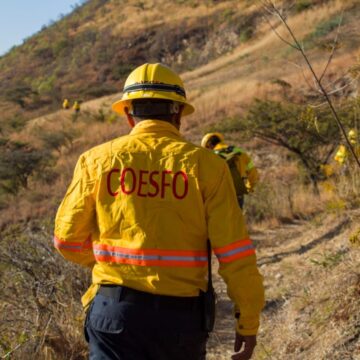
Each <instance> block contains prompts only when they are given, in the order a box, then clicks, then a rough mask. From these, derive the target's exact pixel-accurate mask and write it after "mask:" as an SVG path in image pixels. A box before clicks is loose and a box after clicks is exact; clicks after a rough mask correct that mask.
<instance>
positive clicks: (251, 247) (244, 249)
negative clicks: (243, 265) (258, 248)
mask: <svg viewBox="0 0 360 360" xmlns="http://www.w3.org/2000/svg"><path fill="white" fill-rule="evenodd" d="M251 249H255V246H254V245H253V244H251V245H246V246H242V247H240V248H237V249H233V250H230V251H228V252H226V253H223V254H216V256H217V258H218V259H221V258H224V257H227V256H232V255H235V254H238V253H242V252H245V251H247V250H251Z"/></svg>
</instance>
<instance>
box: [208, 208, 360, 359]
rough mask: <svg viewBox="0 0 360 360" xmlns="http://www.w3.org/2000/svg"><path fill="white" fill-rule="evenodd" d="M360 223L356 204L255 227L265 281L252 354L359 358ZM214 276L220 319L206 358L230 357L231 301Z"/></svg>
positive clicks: (269, 356)
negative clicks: (358, 239)
mask: <svg viewBox="0 0 360 360" xmlns="http://www.w3.org/2000/svg"><path fill="white" fill-rule="evenodd" d="M359 223H360V211H359V210H356V211H350V212H348V213H346V214H342V215H339V214H333V215H328V216H326V217H323V218H321V219H315V220H313V221H312V222H298V223H294V224H290V225H284V226H282V227H279V228H277V229H273V230H267V231H253V232H252V238H253V240H254V242H255V243H256V246H257V256H258V264H259V269H260V271H261V273H262V275H263V276H264V283H265V289H266V306H265V309H264V311H263V315H262V327H261V330H260V333H259V336H258V346H257V349H256V353H255V354H254V357H253V359H255V360H260V359H261V360H265V359H273V360H281V359H284V360H285V359H286V360H292V359H294V360H298V359H299V360H302V359H304V360H305V359H306V360H320V359H323V360H333V359H334V360H340V359H341V360H359V359H360V315H359V309H360V268H359V265H358V264H359V260H360V249H359V248H353V247H351V244H350V242H349V236H350V235H351V233H352V232H353V231H354V229H356V226H358V224H359ZM216 266H217V265H216V260H215V259H214V271H215V272H216V270H217V269H216V268H215V267H216ZM214 280H215V284H214V285H215V288H216V290H217V294H218V306H217V322H216V327H215V331H214V333H213V334H212V335H211V337H210V340H209V344H208V356H207V359H208V360H215V359H216V360H221V359H230V355H231V353H232V351H231V350H232V346H233V340H234V332H233V319H232V304H231V302H230V301H229V300H228V297H227V294H226V287H225V284H224V283H223V281H222V280H221V278H220V277H219V276H218V275H217V274H216V275H215V276H214Z"/></svg>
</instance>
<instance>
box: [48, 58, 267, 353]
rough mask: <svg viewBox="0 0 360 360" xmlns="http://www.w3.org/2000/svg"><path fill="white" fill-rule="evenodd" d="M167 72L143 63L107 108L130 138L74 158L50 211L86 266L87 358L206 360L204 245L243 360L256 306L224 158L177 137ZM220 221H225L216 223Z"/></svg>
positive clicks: (251, 259) (65, 247)
mask: <svg viewBox="0 0 360 360" xmlns="http://www.w3.org/2000/svg"><path fill="white" fill-rule="evenodd" d="M169 72H170V70H169V69H168V68H166V67H163V66H161V65H160V64H145V65H143V66H141V67H139V68H138V69H136V70H134V73H135V74H133V73H132V74H130V76H129V78H128V80H127V82H126V83H125V91H124V93H125V95H123V98H122V100H120V101H119V102H117V103H115V104H114V105H113V108H114V109H115V110H116V111H118V112H119V113H121V114H126V116H127V118H128V121H129V123H130V125H131V126H132V127H133V130H132V131H131V133H130V135H126V136H123V137H120V138H118V139H115V140H112V141H110V142H108V143H106V144H103V145H100V146H98V147H95V148H93V149H91V150H89V151H87V152H86V153H84V154H83V155H82V156H80V158H79V161H78V163H77V166H76V169H75V173H74V177H73V181H72V183H71V185H70V187H69V189H68V192H67V194H66V196H65V197H64V200H63V202H62V204H61V205H60V207H59V210H58V213H57V217H56V221H55V246H56V248H57V249H58V250H59V251H60V252H61V254H62V255H63V256H64V257H66V258H67V259H69V260H72V261H74V262H76V263H79V264H81V265H84V266H89V267H91V268H92V275H93V277H92V285H91V286H90V288H89V290H88V291H87V293H86V294H85V295H84V297H83V304H84V306H85V307H88V305H90V307H89V311H88V315H87V320H86V324H85V330H86V334H87V337H88V341H89V347H90V358H91V359H98V358H101V359H121V360H123V359H124V360H128V359H136V360H145V359H146V360H149V359H151V360H152V359H154V360H167V359H179V360H180V359H181V360H183V359H186V360H202V359H205V345H206V339H207V336H208V334H207V333H208V331H211V329H210V328H209V327H208V326H207V325H206V321H205V318H206V317H207V312H206V309H207V308H206V306H205V302H206V301H205V300H204V299H205V297H204V292H205V291H206V290H207V287H208V280H207V275H208V273H207V272H208V269H207V266H208V256H209V254H208V251H207V244H208V239H210V241H211V247H212V249H213V251H214V253H215V254H216V256H217V257H218V260H219V263H220V267H219V269H220V270H219V271H220V274H221V275H222V276H223V278H224V279H225V281H226V282H227V284H228V289H229V294H230V296H231V297H232V299H233V301H234V303H235V305H236V308H237V309H238V310H240V312H241V316H240V318H239V319H238V321H237V327H236V331H237V335H236V338H237V342H236V344H237V345H236V347H235V348H236V350H237V351H238V350H239V347H240V345H241V344H242V343H245V353H244V354H242V355H241V354H238V355H236V357H235V358H234V359H236V358H238V356H245V355H246V357H244V359H245V358H246V359H248V358H250V356H251V353H252V351H253V349H254V346H255V344H256V336H255V335H256V332H257V329H258V326H259V312H260V310H261V308H262V306H263V301H264V300H263V287H262V280H261V275H260V274H259V273H258V271H257V268H256V257H255V249H254V246H253V244H252V242H251V240H250V239H249V238H248V234H247V231H246V226H245V224H244V219H243V217H242V213H241V210H240V209H239V208H238V206H237V203H236V201H235V191H234V187H233V184H232V179H231V176H230V172H229V169H228V167H227V164H226V162H225V161H223V160H222V159H220V158H219V157H217V156H216V155H215V154H212V153H211V152H208V151H206V150H205V149H202V148H200V147H197V146H195V145H193V144H190V143H189V142H187V141H185V140H184V139H183V138H182V137H181V135H180V133H179V126H180V118H181V113H182V112H183V113H184V114H189V113H191V112H192V111H193V108H192V106H191V105H190V104H188V103H187V101H186V99H185V92H184V90H183V89H182V86H183V85H182V82H181V80H180V79H179V78H178V77H177V76H175V74H172V73H171V72H170V75H169ZM164 73H165V75H166V76H165V75H164ZM154 74H155V75H154ZM159 74H160V75H159ZM156 76H158V77H159V78H160V79H159V78H157V77H156ZM138 77H140V80H141V79H142V78H145V79H146V80H147V81H146V82H144V81H138ZM151 77H155V80H156V81H153V80H151ZM162 77H165V80H167V79H168V78H170V80H168V83H166V82H165V81H160V80H162ZM134 78H135V79H136V81H134V80H133V79H134ZM149 78H150V79H149ZM129 79H130V80H129ZM173 79H175V80H173ZM171 81H172V82H171ZM129 82H130V84H129ZM174 82H175V84H174ZM170 91H171V93H170V94H169V92H170ZM143 93H145V94H146V95H147V96H149V95H151V96H152V99H150V100H149V99H146V98H145V99H143V98H142V97H143ZM139 94H140V95H139ZM178 94H180V95H178ZM154 95H156V96H154ZM131 97H132V98H131ZM149 114H152V115H154V117H155V118H153V119H152V118H151V117H148V115H149ZM223 213H227V222H224V221H220V222H219V219H221V218H222V216H223Z"/></svg>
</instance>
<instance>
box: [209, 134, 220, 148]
mask: <svg viewBox="0 0 360 360" xmlns="http://www.w3.org/2000/svg"><path fill="white" fill-rule="evenodd" d="M219 143H221V139H220V138H219V137H218V136H217V135H213V136H212V137H211V138H210V139H209V141H208V145H211V147H215V146H216V145H217V144H219Z"/></svg>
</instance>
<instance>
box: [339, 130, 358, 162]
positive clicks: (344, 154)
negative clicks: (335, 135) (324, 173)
mask: <svg viewBox="0 0 360 360" xmlns="http://www.w3.org/2000/svg"><path fill="white" fill-rule="evenodd" d="M348 138H349V141H350V143H351V145H352V146H353V149H354V151H355V154H356V156H360V145H359V142H358V133H357V131H356V129H351V130H350V131H349V133H348ZM349 152H350V151H349V150H348V148H347V147H346V146H345V145H343V144H341V145H339V147H338V149H337V151H336V154H335V156H334V160H335V161H336V162H337V163H338V164H339V165H341V166H342V165H344V164H345V162H347V159H348V158H349V156H350V157H351V156H352V155H351V154H349Z"/></svg>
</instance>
